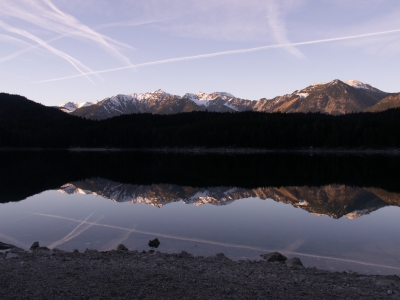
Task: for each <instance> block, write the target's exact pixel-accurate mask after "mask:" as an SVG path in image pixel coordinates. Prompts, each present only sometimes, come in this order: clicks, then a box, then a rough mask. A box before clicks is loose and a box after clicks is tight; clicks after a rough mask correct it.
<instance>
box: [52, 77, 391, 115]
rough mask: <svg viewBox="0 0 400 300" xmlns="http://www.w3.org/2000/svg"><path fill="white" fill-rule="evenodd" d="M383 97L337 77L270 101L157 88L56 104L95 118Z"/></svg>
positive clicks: (356, 106) (365, 102) (312, 106)
mask: <svg viewBox="0 0 400 300" xmlns="http://www.w3.org/2000/svg"><path fill="white" fill-rule="evenodd" d="M350 86H351V87H353V88H355V89H358V90H359V91H358V92H357V91H355V90H354V89H351V88H350ZM385 96H387V94H386V93H384V92H382V91H380V90H378V89H376V88H374V87H372V86H370V85H369V84H365V83H362V82H360V81H357V80H349V81H346V82H342V81H340V80H338V79H336V80H333V81H331V82H329V83H327V82H318V83H314V84H312V85H310V86H308V87H306V88H304V89H301V90H296V91H294V92H293V93H292V94H286V95H283V96H277V97H275V98H273V99H270V100H268V99H265V98H263V99H260V100H258V101H252V100H245V99H241V98H237V97H235V96H234V95H232V94H230V93H226V92H213V93H210V94H207V93H204V92H196V93H187V94H185V95H183V96H178V95H172V94H169V93H166V92H165V91H163V90H161V89H159V90H156V91H153V92H147V93H132V94H129V95H122V94H118V95H114V96H111V97H108V98H105V99H104V100H102V101H96V102H93V103H91V102H84V103H79V104H78V103H75V102H67V103H63V104H61V105H59V106H58V107H59V108H60V109H61V110H63V111H64V112H67V113H72V114H73V115H76V116H80V117H84V118H88V119H94V120H103V119H107V118H111V117H115V116H119V115H123V114H137V113H151V114H176V113H182V112H193V111H209V112H242V111H260V112H285V113H292V112H321V113H327V114H334V115H339V114H345V113H346V112H347V111H352V112H359V111H364V110H365V109H367V108H368V107H372V106H373V105H375V104H376V103H377V102H379V101H380V100H382V99H383V98H384V97H385Z"/></svg>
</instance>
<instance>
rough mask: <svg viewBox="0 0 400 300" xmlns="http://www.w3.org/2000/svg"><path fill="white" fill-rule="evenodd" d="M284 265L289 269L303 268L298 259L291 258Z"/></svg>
mask: <svg viewBox="0 0 400 300" xmlns="http://www.w3.org/2000/svg"><path fill="white" fill-rule="evenodd" d="M286 265H287V266H288V267H291V268H304V266H303V263H302V262H301V260H300V258H298V257H293V258H291V259H288V260H287V261H286Z"/></svg>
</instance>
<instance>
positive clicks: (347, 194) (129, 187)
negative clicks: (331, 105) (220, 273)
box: [58, 178, 400, 219]
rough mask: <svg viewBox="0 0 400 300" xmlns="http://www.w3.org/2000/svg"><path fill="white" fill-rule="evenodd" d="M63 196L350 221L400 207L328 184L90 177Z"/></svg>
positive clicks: (380, 196) (395, 199)
mask: <svg viewBox="0 0 400 300" xmlns="http://www.w3.org/2000/svg"><path fill="white" fill-rule="evenodd" d="M58 191H60V192H62V193H66V194H93V195H98V196H101V197H103V198H106V199H110V200H113V201H115V202H129V203H132V204H139V203H141V204H148V205H152V206H157V207H162V206H163V205H166V204H169V203H173V202H179V201H181V202H183V203H186V204H193V205H196V206H200V205H203V204H212V205H219V206H220V205H227V204H230V203H232V202H234V201H238V200H241V199H245V198H259V199H262V200H266V199H272V200H274V201H277V202H282V203H286V204H291V205H293V206H294V207H297V208H301V209H303V210H305V211H307V212H309V213H312V214H314V215H317V216H329V217H331V218H334V219H339V218H341V217H345V218H349V219H354V218H358V217H361V216H363V215H367V214H369V213H371V212H373V211H376V210H378V209H380V208H382V207H385V206H389V205H395V206H400V194H398V193H392V192H388V191H386V190H383V189H380V188H362V187H351V186H346V185H341V184H330V185H323V186H318V187H309V186H286V187H259V188H253V189H245V188H237V187H225V186H219V187H200V188H199V187H191V186H181V185H174V184H151V185H135V184H123V183H119V182H115V181H112V180H108V179H104V178H90V179H86V180H82V181H75V182H70V183H67V184H64V185H62V186H61V187H60V188H59V189H58Z"/></svg>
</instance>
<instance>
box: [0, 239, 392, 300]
mask: <svg viewBox="0 0 400 300" xmlns="http://www.w3.org/2000/svg"><path fill="white" fill-rule="evenodd" d="M1 244H2V243H0V245H1ZM120 246H121V245H120ZM119 249H120V250H117V251H115V250H112V251H106V252H98V251H96V250H89V249H87V250H86V251H85V252H84V253H79V252H78V251H74V252H65V251H62V250H58V249H52V250H50V249H47V248H46V247H36V248H34V249H31V250H30V251H25V250H23V249H19V248H16V247H12V248H10V249H7V250H6V251H2V252H0V268H1V270H2V272H0V288H1V291H2V299H28V298H37V299H108V298H110V299H111V298H112V299H131V298H132V297H136V298H137V299H160V298H163V299H271V298H272V299H294V298H295V299H338V298H343V299H396V298H398V297H399V295H400V278H399V277H398V276H396V275H394V276H377V275H372V276H371V275H360V274H357V273H346V272H343V273H338V272H335V273H334V272H329V271H322V270H317V269H315V268H304V267H303V266H302V265H301V262H300V263H299V260H298V259H295V258H291V259H290V260H287V261H286V257H283V258H282V257H281V256H280V254H279V253H270V254H266V255H265V257H266V259H265V260H261V261H254V260H239V261H233V260H230V259H229V258H227V257H226V256H225V255H224V254H222V253H220V254H217V255H215V256H211V257H201V256H193V255H191V254H189V253H187V252H184V251H182V252H181V253H176V254H164V253H161V252H158V251H154V250H150V251H148V252H146V251H143V252H137V251H129V250H127V248H126V247H122V246H121V247H119ZM272 257H278V258H279V259H276V260H274V259H272ZM267 260H268V261H270V262H268V261H267ZM285 261H286V262H285Z"/></svg>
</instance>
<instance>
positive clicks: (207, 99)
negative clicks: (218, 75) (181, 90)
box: [183, 92, 235, 107]
mask: <svg viewBox="0 0 400 300" xmlns="http://www.w3.org/2000/svg"><path fill="white" fill-rule="evenodd" d="M183 98H186V99H189V100H190V101H193V102H194V103H195V104H197V105H199V106H205V107H208V106H209V105H210V104H212V103H213V102H212V101H214V100H216V99H218V98H220V99H222V100H231V99H234V98H235V96H233V95H232V94H229V93H225V92H214V93H211V94H206V93H203V92H196V93H194V94H191V93H187V94H185V95H184V96H183Z"/></svg>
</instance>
